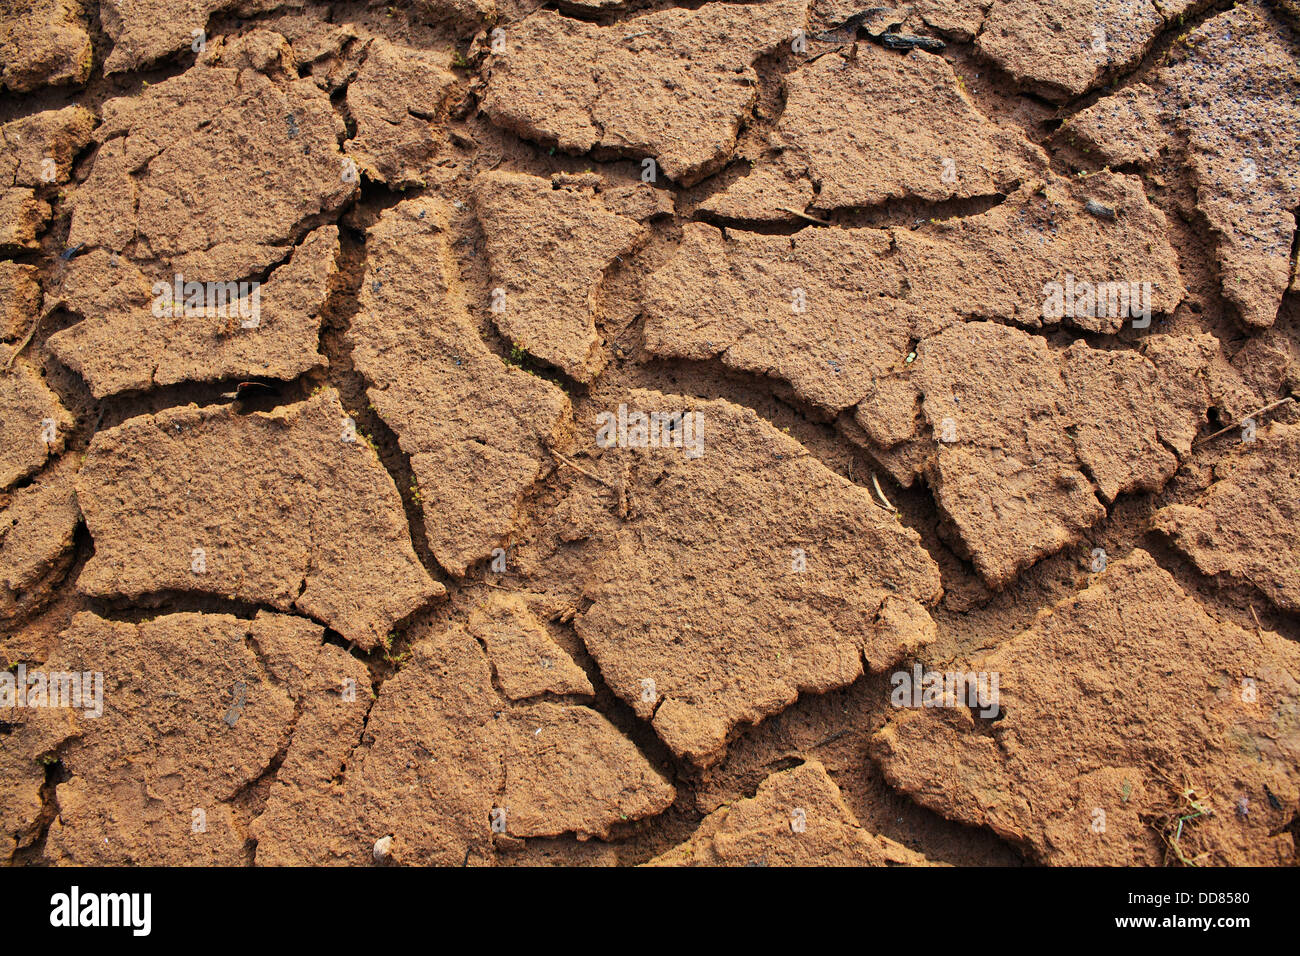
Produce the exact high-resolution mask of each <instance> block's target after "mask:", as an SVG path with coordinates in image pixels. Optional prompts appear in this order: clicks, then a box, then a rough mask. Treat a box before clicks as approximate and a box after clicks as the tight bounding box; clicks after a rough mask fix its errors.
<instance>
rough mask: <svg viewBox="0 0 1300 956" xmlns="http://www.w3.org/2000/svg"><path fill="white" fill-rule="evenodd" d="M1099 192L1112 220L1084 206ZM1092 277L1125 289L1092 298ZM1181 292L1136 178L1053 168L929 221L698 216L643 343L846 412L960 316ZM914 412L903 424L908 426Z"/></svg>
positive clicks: (1100, 324)
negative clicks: (865, 224) (781, 228)
mask: <svg viewBox="0 0 1300 956" xmlns="http://www.w3.org/2000/svg"><path fill="white" fill-rule="evenodd" d="M1089 201H1094V202H1098V203H1101V204H1103V205H1105V206H1106V208H1108V209H1111V210H1114V211H1115V216H1114V218H1113V219H1104V218H1098V217H1097V216H1094V215H1092V214H1090V213H1089V212H1088V211H1087V204H1088V202H1089ZM1076 280H1077V282H1076ZM1134 283H1137V287H1136V292H1134V285H1133V284H1134ZM1142 283H1147V285H1146V286H1143V285H1142ZM1121 284H1122V290H1121V289H1120V288H1119V287H1120V285H1121ZM1076 286H1077V290H1078V292H1077V293H1076V292H1075V289H1076ZM1098 287H1101V288H1105V289H1107V290H1111V289H1114V290H1115V294H1114V295H1113V296H1112V295H1110V294H1109V293H1108V294H1107V295H1106V296H1104V297H1102V298H1097V297H1096V296H1095V295H1094V294H1093V292H1092V291H1091V290H1093V289H1095V288H1098ZM1085 288H1087V289H1088V290H1089V292H1088V297H1087V298H1085V296H1084V295H1083V292H1084V289H1085ZM1053 289H1057V290H1058V292H1059V297H1060V301H1059V303H1058V302H1057V301H1055V300H1054V299H1053V298H1052V290H1053ZM1120 291H1123V293H1124V294H1125V295H1126V296H1127V298H1126V299H1120V297H1119V293H1120ZM1183 294H1184V289H1183V284H1182V281H1181V279H1180V277H1179V273H1178V264H1177V258H1176V256H1175V254H1174V251H1173V249H1172V248H1171V247H1170V245H1169V242H1168V240H1167V239H1166V238H1165V220H1164V216H1163V215H1162V214H1161V213H1160V212H1159V210H1157V209H1155V208H1154V207H1153V206H1151V205H1150V204H1149V203H1148V202H1147V199H1146V196H1145V195H1144V194H1143V192H1142V189H1141V183H1140V181H1139V180H1138V179H1137V178H1136V177H1132V176H1121V175H1115V174H1111V173H1109V172H1104V173H1098V174H1097V175H1095V176H1092V177H1089V178H1088V179H1086V180H1067V179H1064V178H1062V177H1056V176H1050V177H1049V178H1048V179H1047V180H1046V181H1038V182H1033V183H1027V184H1025V185H1024V186H1022V187H1021V188H1020V189H1019V190H1018V191H1017V192H1016V193H1015V195H1013V196H1012V197H1010V198H1008V199H1007V201H1006V202H1004V203H1002V204H1000V205H998V206H996V207H995V208H993V209H991V210H989V211H988V212H985V213H983V214H980V215H976V216H970V217H966V218H961V219H955V220H952V221H949V222H945V223H939V224H937V225H935V226H934V227H931V228H927V229H922V230H910V229H897V228H895V229H890V230H881V229H841V228H839V227H830V228H813V227H809V228H804V229H801V230H799V231H798V232H797V233H795V234H794V235H793V236H773V235H764V234H758V233H751V232H742V231H739V230H735V229H728V230H726V231H725V232H724V231H723V230H720V229H718V228H716V227H714V226H711V225H708V224H705V223H688V224H686V226H685V227H684V229H683V234H682V242H681V245H680V247H679V248H678V251H677V254H676V255H675V256H674V257H673V258H672V259H670V260H669V261H668V263H667V264H666V265H664V266H663V267H662V268H660V269H659V270H658V271H656V272H654V273H653V274H652V275H651V276H650V278H649V279H648V281H647V283H646V294H645V302H644V305H645V313H646V324H645V341H646V348H647V349H648V350H649V351H651V352H652V353H654V354H656V355H660V356H664V357H670V358H689V359H709V358H714V357H718V358H721V360H722V361H723V363H724V364H726V365H729V366H732V367H734V368H738V369H742V370H744V371H748V372H755V373H758V374H761V375H767V376H771V377H774V378H779V379H783V380H785V381H787V382H789V383H790V384H791V385H793V386H794V388H795V391H796V392H797V393H798V394H799V396H800V397H801V398H803V399H805V400H806V401H809V402H812V403H814V404H816V405H819V406H821V407H823V408H825V409H828V410H830V411H832V412H838V411H840V410H842V409H845V408H849V407H852V406H854V405H856V404H858V403H859V402H861V401H863V400H864V398H869V397H870V396H871V395H872V394H873V393H874V392H875V391H876V390H877V389H878V388H879V384H878V383H879V381H880V380H881V379H882V377H884V376H885V374H886V373H887V372H889V371H891V370H896V369H901V368H902V366H903V363H904V361H905V359H906V357H907V355H908V354H909V351H910V349H911V346H912V345H913V344H914V343H915V342H917V341H920V340H923V339H924V338H926V337H927V336H930V335H933V334H935V333H936V332H938V331H939V330H940V329H942V328H944V327H945V326H948V325H951V324H952V323H954V322H958V321H960V320H963V319H973V318H985V317H996V318H999V319H1009V320H1011V321H1014V322H1016V323H1017V324H1020V325H1024V326H1026V327H1029V328H1039V327H1042V326H1052V325H1056V324H1060V323H1068V324H1070V325H1073V326H1075V327H1078V328H1082V329H1085V330H1087V331H1093V332H1117V331H1119V329H1120V328H1122V327H1123V325H1124V324H1125V323H1126V322H1128V321H1130V317H1129V315H1128V313H1129V311H1132V310H1133V309H1134V308H1139V309H1140V308H1141V307H1144V306H1145V307H1147V308H1149V309H1150V311H1151V313H1152V314H1155V313H1161V312H1171V311H1173V309H1174V308H1175V307H1176V306H1177V304H1178V303H1179V302H1180V301H1181V300H1182V298H1183ZM1124 302H1128V303H1129V306H1124V305H1123V303H1124ZM1098 303H1101V305H1098ZM1058 305H1059V307H1058ZM863 414H864V415H866V416H869V415H870V410H869V409H868V410H867V411H866V412H865V413H863ZM909 421H910V416H909V417H907V418H903V419H901V420H900V422H901V423H902V424H901V425H899V424H896V425H895V426H894V427H902V428H903V431H904V433H905V432H906V431H907V426H906V423H907V422H909ZM880 427H881V428H888V427H889V426H888V425H887V424H884V423H882V424H881V425H880ZM896 440H897V439H895V441H896ZM893 443H894V442H893V441H889V442H887V443H886V444H893Z"/></svg>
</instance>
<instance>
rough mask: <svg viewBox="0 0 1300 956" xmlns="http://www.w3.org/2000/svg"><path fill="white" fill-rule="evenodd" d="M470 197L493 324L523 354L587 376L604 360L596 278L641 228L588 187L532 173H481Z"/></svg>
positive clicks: (638, 237) (640, 238) (641, 237)
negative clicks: (483, 244)
mask: <svg viewBox="0 0 1300 956" xmlns="http://www.w3.org/2000/svg"><path fill="white" fill-rule="evenodd" d="M474 197H475V199H474V205H475V209H476V211H477V214H478V218H479V222H480V223H482V225H483V231H484V234H485V236H486V241H487V255H488V263H489V268H490V271H491V275H492V284H493V285H494V286H495V287H496V288H495V289H494V291H493V296H494V297H495V298H496V300H497V301H496V302H495V303H494V311H493V316H492V317H493V321H494V322H495V323H496V326H497V328H498V329H500V330H501V334H502V335H504V336H505V337H506V338H507V339H508V340H509V341H510V342H513V343H516V344H518V345H520V346H522V347H523V348H524V349H525V350H526V351H527V352H528V354H530V355H533V356H535V357H537V358H539V359H541V360H542V361H544V362H548V363H550V364H552V365H555V366H558V367H559V368H560V369H562V370H563V371H564V372H565V374H567V375H571V376H572V377H573V378H575V379H577V380H578V381H580V382H589V381H591V379H592V378H593V377H595V375H596V374H597V373H598V372H599V371H600V369H601V367H602V366H603V365H604V361H605V353H604V352H603V351H602V350H601V348H600V345H601V338H600V336H599V335H598V334H597V331H596V318H597V314H598V309H599V299H600V291H601V290H600V286H601V282H602V281H603V279H604V277H605V272H606V271H607V270H608V269H609V268H610V267H611V266H612V265H613V264H614V262H615V261H616V260H617V259H619V258H620V257H621V256H626V255H629V254H630V253H631V252H632V251H633V250H634V249H635V248H637V246H639V245H640V244H641V243H642V242H644V241H645V239H646V238H647V237H648V234H649V233H648V230H646V229H645V228H644V227H643V226H642V225H641V224H640V223H638V222H637V221H636V220H635V219H633V218H631V217H629V216H625V215H621V214H620V212H619V211H618V210H617V208H615V209H611V208H609V207H608V206H607V205H606V204H605V202H604V201H603V196H602V194H601V193H598V192H596V191H595V190H594V189H592V188H590V187H587V188H583V187H582V186H581V185H578V184H573V185H560V184H558V183H556V184H553V183H552V182H550V181H549V180H546V179H541V178H539V177H537V176H522V175H519V174H516V173H500V172H490V173H484V174H483V175H481V176H479V177H478V178H477V180H476V181H475V184H474ZM498 289H499V290H502V291H503V292H504V296H502V295H501V294H500V293H499V292H497V291H496V290H498ZM498 304H499V308H498V307H497V306H498Z"/></svg>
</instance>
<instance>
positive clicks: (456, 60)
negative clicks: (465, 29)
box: [451, 50, 469, 70]
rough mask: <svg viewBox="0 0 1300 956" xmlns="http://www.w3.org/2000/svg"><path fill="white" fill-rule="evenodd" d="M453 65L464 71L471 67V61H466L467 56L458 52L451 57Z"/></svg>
mask: <svg viewBox="0 0 1300 956" xmlns="http://www.w3.org/2000/svg"><path fill="white" fill-rule="evenodd" d="M451 65H452V66H454V67H457V68H459V69H462V70H463V69H465V68H467V67H468V66H469V60H467V59H465V54H463V53H461V52H460V50H457V51H456V52H455V53H453V54H452V55H451Z"/></svg>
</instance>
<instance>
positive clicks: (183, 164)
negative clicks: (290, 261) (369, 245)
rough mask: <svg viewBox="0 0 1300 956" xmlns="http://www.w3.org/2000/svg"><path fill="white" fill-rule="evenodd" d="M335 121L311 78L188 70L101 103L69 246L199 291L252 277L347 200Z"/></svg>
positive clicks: (339, 126) (352, 187)
mask: <svg viewBox="0 0 1300 956" xmlns="http://www.w3.org/2000/svg"><path fill="white" fill-rule="evenodd" d="M344 132H345V131H344V126H343V120H342V119H341V118H340V117H339V115H338V114H337V113H336V112H335V111H334V109H333V107H332V106H331V105H330V101H329V97H328V95H327V94H326V93H324V92H323V91H322V90H320V89H319V88H318V87H317V86H316V84H315V83H314V82H313V81H312V80H310V79H292V80H290V79H285V78H283V77H281V78H279V79H276V80H273V79H271V78H270V77H268V76H265V75H263V74H262V73H259V72H257V71H255V70H252V69H238V70H237V69H232V68H229V67H223V66H195V67H191V68H190V69H189V70H187V71H185V72H184V73H181V74H179V75H177V76H174V77H171V78H170V79H167V80H163V81H162V82H161V83H155V84H153V85H150V86H148V87H146V88H144V89H143V90H142V91H141V92H140V94H139V95H138V96H131V97H120V98H117V99H111V100H107V101H105V103H104V105H103V123H102V124H101V125H100V126H99V128H98V129H96V130H95V139H96V141H97V142H99V143H100V144H101V145H100V147H99V151H98V152H97V153H96V154H95V158H94V165H93V167H92V169H91V171H90V176H89V177H88V178H87V179H86V181H85V182H84V183H82V184H81V185H80V186H79V187H78V188H77V189H76V191H75V192H74V193H73V194H72V197H71V200H70V204H71V206H72V226H71V229H70V232H69V237H68V245H69V246H77V245H79V244H84V245H85V246H86V247H87V251H88V250H89V249H91V248H96V247H98V248H103V249H105V250H107V251H109V252H119V253H125V252H130V253H133V254H134V255H135V257H136V258H137V259H138V260H139V261H140V262H142V263H143V262H153V261H154V260H158V261H159V263H160V264H161V265H163V266H164V267H165V268H168V269H170V270H171V271H173V272H179V273H181V274H183V275H184V277H185V279H186V280H194V281H198V282H232V281H237V280H243V279H249V278H256V277H257V275H258V274H260V273H261V272H262V271H264V270H265V269H267V268H268V267H269V266H271V265H274V264H275V263H277V262H280V261H281V260H282V259H283V258H284V257H285V256H286V255H287V254H288V253H289V252H290V250H291V248H292V246H293V244H294V243H295V242H296V241H298V239H299V238H300V237H301V236H302V235H303V234H305V233H306V232H308V231H309V230H310V229H311V228H312V227H314V226H316V225H318V224H319V222H320V220H322V219H323V218H325V217H327V216H329V215H331V214H332V213H334V212H335V211H337V210H338V209H339V208H340V207H341V206H342V205H343V204H344V202H346V201H347V200H348V199H349V198H351V197H352V196H354V195H355V193H356V191H357V188H358V187H357V183H356V179H357V177H356V176H355V175H352V176H351V177H350V180H351V181H349V176H348V175H347V170H348V166H347V164H346V163H345V157H344V155H343V153H342V152H341V151H340V148H339V141H340V140H341V139H342V137H343V135H344Z"/></svg>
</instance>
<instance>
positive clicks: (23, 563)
mask: <svg viewBox="0 0 1300 956" xmlns="http://www.w3.org/2000/svg"><path fill="white" fill-rule="evenodd" d="M75 473H76V464H75V462H73V461H71V460H69V458H68V457H65V458H64V459H62V460H61V461H60V462H58V463H57V464H56V465H54V466H53V467H52V468H50V469H48V470H47V473H46V474H45V475H42V476H41V477H39V478H38V479H37V480H36V481H35V482H33V483H32V484H30V485H28V486H27V487H25V488H20V489H19V490H18V491H16V492H14V494H13V497H12V499H11V500H10V501H9V504H8V505H7V507H5V508H3V509H0V620H4V619H6V618H11V617H15V616H16V615H18V614H25V613H29V612H30V611H32V610H33V609H35V608H38V607H40V606H41V605H42V604H44V603H45V602H46V601H47V600H48V599H49V597H50V595H51V593H52V592H53V590H54V588H55V587H57V586H58V585H59V584H60V583H61V582H62V580H63V575H64V573H65V572H66V571H67V568H68V565H69V564H71V562H72V544H73V539H74V536H75V535H76V531H77V526H78V525H80V524H81V509H79V508H78V507H77V496H76V492H75V490H74V488H73V482H72V479H73V476H74V475H75Z"/></svg>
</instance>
